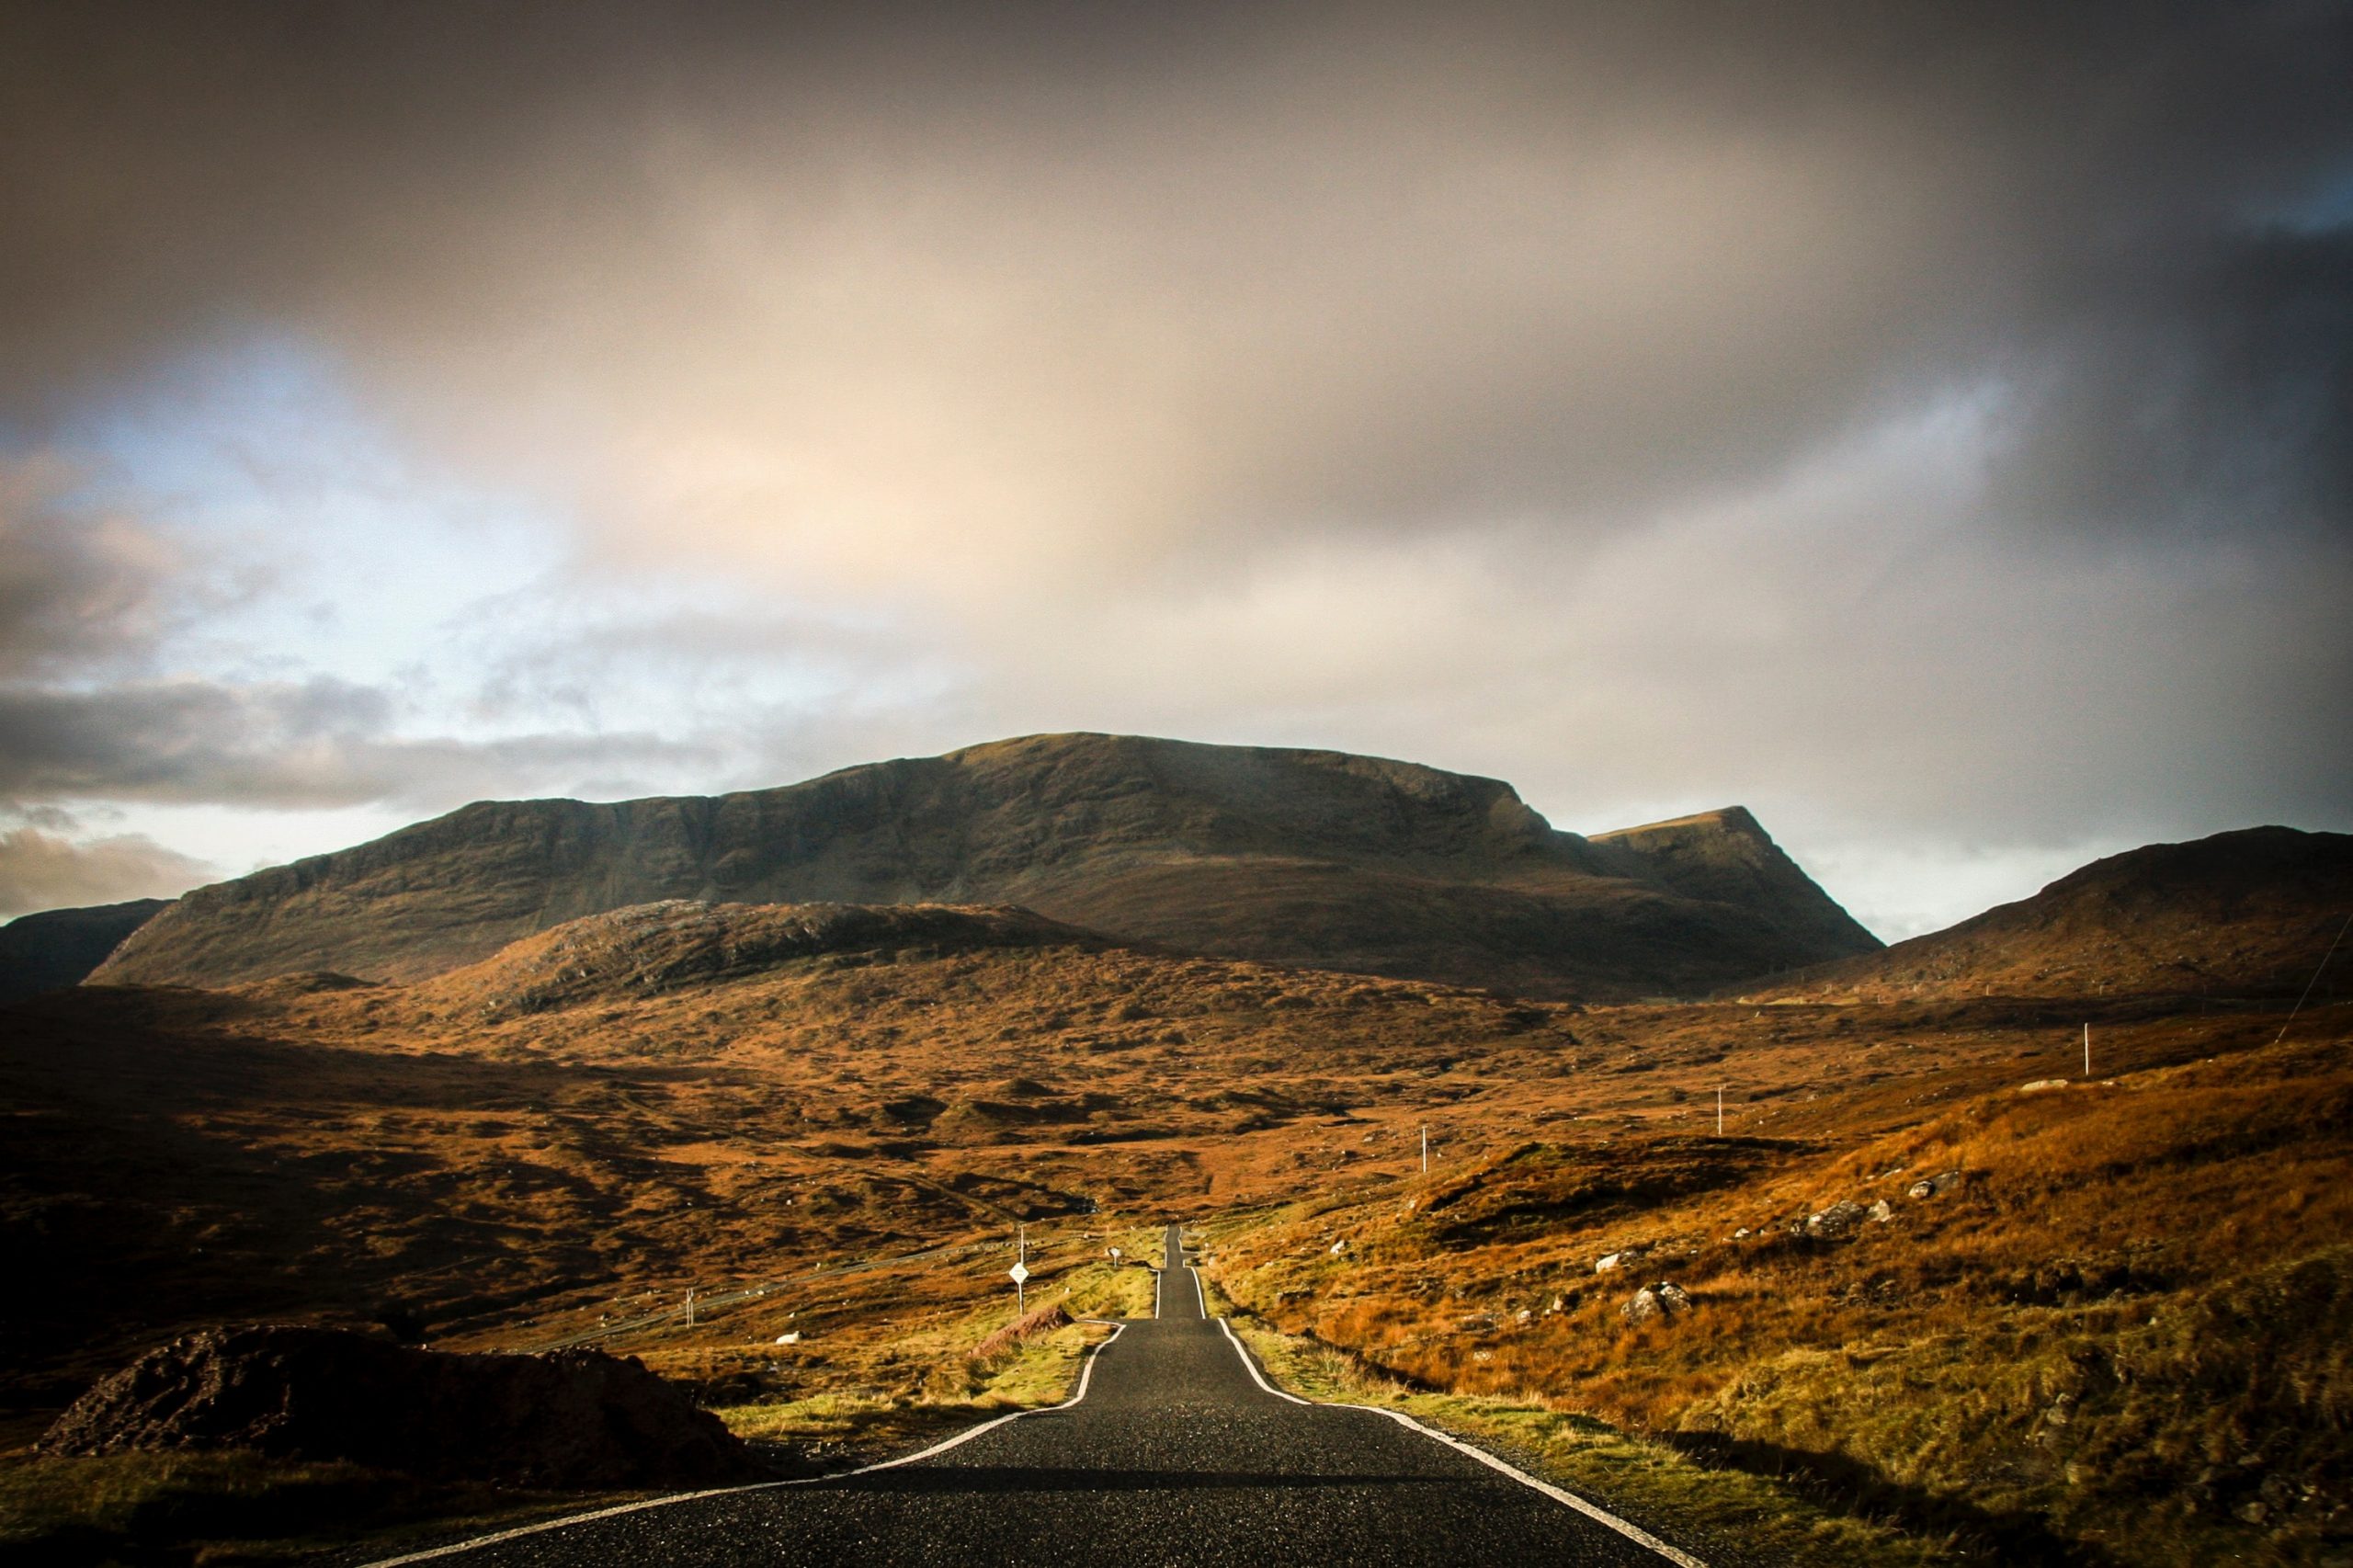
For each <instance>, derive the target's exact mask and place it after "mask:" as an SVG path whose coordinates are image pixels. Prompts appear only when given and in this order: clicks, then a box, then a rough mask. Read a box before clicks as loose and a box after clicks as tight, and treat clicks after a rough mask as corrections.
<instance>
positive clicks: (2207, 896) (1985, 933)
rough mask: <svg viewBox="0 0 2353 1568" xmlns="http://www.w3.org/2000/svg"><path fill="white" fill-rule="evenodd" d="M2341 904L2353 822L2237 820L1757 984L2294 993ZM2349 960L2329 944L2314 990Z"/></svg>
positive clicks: (1861, 992) (2029, 992)
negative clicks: (2305, 827)
mask: <svg viewBox="0 0 2353 1568" xmlns="http://www.w3.org/2000/svg"><path fill="white" fill-rule="evenodd" d="M2348 914H2353V835H2347V834H2341V833H2302V832H2299V831H2297V830H2296V829H2294V828H2287V827H2253V828H2245V829H2242V830H2240V831H2238V832H2235V833H2220V834H2216V835H2214V836H2212V837H2211V838H2201V839H2197V840H2194V841H2193V842H2190V843H2188V844H2152V845H2148V846H2143V847H2142V848H2139V849H2131V850H2127V851H2126V852H2125V853H2123V854H2121V855H2111V856H2109V858H2106V859H2104V860H2095V861H2093V862H2092V863H2091V864H2090V865H2088V866H2086V867H2084V868H2083V869H2081V870H2077V871H2071V872H2069V873H2068V874H2067V875H2066V876H2064V877H2062V878H2060V879H2059V880H2058V881H2055V882H2052V884H2051V885H2050V886H2049V887H2046V888H2044V889H2043V890H2042V891H2041V892H2039V893H2037V894H2035V895H2034V896H2033V897H2032V898H2029V899H2021V900H2019V901H2018V903H2006V904H2002V905H2000V906H1998V907H1996V908H1994V909H1989V910H1987V911H1986V912H1985V913H1984V914H1983V915H1977V916H1976V917H1974V918H1973V919H1970V920H1964V921H1962V922H1961V924H1960V925H1958V926H1952V927H1950V928H1949V929H1948V930H1943V931H1938V932H1934V933H1932V934H1930V935H1928V936H1926V937H1914V938H1913V939H1912V940H1910V941H1908V942H1899V943H1897V944H1896V945H1895V946H1894V947H1892V948H1890V949H1887V950H1886V951H1884V952H1881V953H1876V954H1873V955H1871V956H1870V957H1868V958H1863V959H1858V960H1848V961H1846V962H1841V963H1836V964H1831V965H1827V966H1825V967H1823V968H1820V969H1817V970H1813V971H1808V972H1807V973H1805V974H1802V975H1799V976H1793V977H1791V978H1790V980H1789V981H1787V982H1786V983H1782V984H1780V985H1779V986H1777V987H1776V988H1775V989H1774V990H1772V991H1770V992H1767V993H1762V994H1765V995H1770V996H1780V997H1789V998H1798V999H1803V998H1806V997H1817V998H1818V997H1820V996H1822V995H1824V994H1832V995H1840V996H1844V995H1854V996H1859V997H1863V998H1865V999H1870V1000H1881V1001H1885V1000H1900V999H1903V998H1904V997H1909V996H1935V995H1978V994H1984V993H1985V992H1987V991H1991V992H1993V993H1994V994H1997V995H2006V996H2094V995H2110V996H2113V995H2120V994H2127V993H2132V994H2150V993H2156V994H2175V995H2200V994H2203V995H2212V996H2232V995H2249V996H2257V995H2278V994H2292V993H2294V992H2297V991H2299V990H2301V989H2302V987H2303V986H2304V984H2305V983H2307V982H2309V981H2310V980H2311V979H2312V978H2313V972H2314V971H2315V969H2316V968H2317V966H2318V965H2319V964H2320V961H2321V960H2322V958H2323V956H2324V955H2325V953H2326V952H2327V951H2328V947H2329V943H2330V941H2331V939H2332V938H2333V937H2335V936H2336V932H2337V930H2338V929H2339V927H2340V926H2341V925H2342V923H2343V922H2344V920H2345V918H2346V916H2347V915H2348ZM2347 945H2348V947H2353V939H2348V943H2347ZM2338 965H2342V966H2346V967H2345V968H2344V969H2339V968H2338V967H2337V966H2338ZM2347 971H2353V953H2347V952H2344V951H2340V952H2339V953H2338V955H2337V958H2336V964H2334V965H2332V966H2331V971H2330V972H2331V973H2332V974H2335V975H2336V976H2338V978H2337V979H2336V982H2335V983H2334V984H2335V987H2336V988H2335V989H2334V990H2332V989H2331V983H2330V982H2329V981H2328V979H2327V977H2324V979H2323V984H2322V990H2321V992H2320V994H2321V995H2324V996H2325V995H2330V994H2336V995H2341V994H2344V988H2345V986H2347V984H2348V983H2353V982H2348V981H2347V980H2346V979H2345V978H2344V976H2345V975H2346V974H2347Z"/></svg>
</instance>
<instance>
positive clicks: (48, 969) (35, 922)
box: [0, 898, 169, 1003]
mask: <svg viewBox="0 0 2353 1568" xmlns="http://www.w3.org/2000/svg"><path fill="white" fill-rule="evenodd" d="M168 902H169V901H168V900H166V899H160V898H135V899H132V900H131V902H130V903H101V904H94V905H92V906H90V907H89V908H87V909H44V910H42V911H41V912H40V914H38V915H18V916H17V918H16V919H14V920H11V921H9V922H8V924H6V926H0V1003H5V1002H15V1001H17V1000H20V999H21V998H23V997H27V996H38V995H40V994H41V993H42V992H44V991H56V990H59V989H61V988H63V987H64V986H68V985H78V984H80V983H81V982H82V977H83V976H85V975H86V974H88V973H89V972H90V971H92V970H94V969H96V968H97V967H98V965H99V964H101V963H103V962H105V961H106V956H107V955H108V953H110V952H112V951H114V949H115V948H116V947H117V945H119V943H120V942H121V941H122V939H123V938H124V937H128V936H130V935H131V933H132V932H133V931H136V930H138V929H139V927H141V926H144V925H146V924H147V922H148V921H149V920H151V919H153V918H154V915H155V912H156V911H157V910H159V909H162V908H163V907H164V906H165V903H168Z"/></svg>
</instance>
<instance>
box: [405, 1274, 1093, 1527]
mask: <svg viewBox="0 0 2353 1568" xmlns="http://www.w3.org/2000/svg"><path fill="white" fill-rule="evenodd" d="M1079 1321H1080V1322H1081V1323H1095V1324H1100V1323H1104V1322H1105V1321H1106V1320H1104V1319H1102V1318H1081V1319H1080V1320H1079ZM1109 1327H1110V1329H1111V1332H1110V1333H1109V1334H1108V1335H1104V1336H1103V1337H1102V1338H1101V1339H1099V1340H1097V1342H1096V1343H1095V1344H1093V1345H1091V1346H1088V1347H1087V1351H1086V1359H1085V1360H1083V1361H1082V1362H1080V1363H1079V1369H1078V1388H1077V1391H1076V1392H1074V1393H1073V1394H1072V1395H1071V1396H1070V1397H1069V1398H1068V1399H1066V1400H1064V1401H1063V1402H1062V1403H1060V1404H1052V1405H1042V1406H1040V1407H1039V1408H1037V1409H1034V1410H1013V1411H1007V1412H1006V1414H1005V1415H999V1416H995V1417H993V1418H991V1419H989V1420H987V1421H983V1422H982V1423H981V1424H980V1425H979V1426H972V1427H969V1428H967V1429H966V1430H964V1431H961V1432H959V1433H957V1434H956V1435H955V1436H954V1437H949V1438H947V1439H945V1440H944V1441H941V1442H938V1443H934V1444H933V1445H932V1446H931V1447H929V1448H927V1449H923V1450H922V1451H921V1452H918V1453H912V1454H902V1455H901V1456H899V1457H898V1458H897V1459H892V1460H879V1461H877V1462H876V1463H873V1464H866V1465H860V1466H858V1468H857V1469H856V1470H845V1471H835V1473H833V1474H831V1475H801V1476H795V1477H793V1478H792V1479H791V1480H789V1481H756V1482H753V1483H750V1484H748V1485H745V1486H714V1487H710V1488H708V1489H706V1490H704V1491H700V1492H679V1493H674V1494H671V1495H669V1496H667V1497H649V1498H647V1499H645V1500H644V1501H642V1502H639V1503H624V1504H621V1505H620V1506H618V1507H612V1508H597V1509H594V1510H592V1511H591V1512H588V1513H585V1514H570V1515H566V1516H565V1517H563V1518H560V1519H548V1520H545V1521H543V1522H541V1523H540V1524H536V1525H524V1526H521V1527H519V1528H516V1529H510V1530H500V1531H498V1532H497V1533H496V1534H494V1535H483V1536H476V1537H474V1538H473V1539H472V1540H460V1541H452V1542H451V1543H449V1545H447V1546H436V1547H431V1548H428V1549H427V1550H426V1551H411V1552H406V1553H404V1554H403V1555H401V1556H398V1557H383V1558H378V1559H377V1560H375V1561H374V1562H369V1563H366V1564H363V1568H402V1565H403V1564H404V1563H409V1562H433V1561H434V1560H436V1559H438V1558H443V1557H454V1556H457V1555H458V1554H459V1553H460V1552H466V1551H476V1550H478V1549H480V1548H482V1547H485V1546H496V1545H499V1544H500V1543H501V1542H504V1541H509V1540H520V1539H521V1538H523V1537H524V1536H532V1535H544V1534H546V1533H547V1532H548V1531H550V1530H560V1529H568V1528H571V1527H573V1526H574V1525H586V1524H594V1523H596V1522H597V1520H598V1519H611V1518H618V1517H620V1516H622V1515H623V1514H642V1513H644V1512H645V1511H646V1510H648V1509H651V1508H667V1507H670V1506H673V1505H675V1504H678V1503H694V1502H699V1501H700V1500H701V1499H703V1498H706V1497H731V1496H737V1495H740V1494H744V1493H747V1492H774V1491H778V1490H780V1489H781V1488H784V1487H788V1486H814V1485H817V1484H818V1483H823V1482H832V1481H847V1480H848V1479H849V1478H850V1477H852V1476H858V1475H871V1474H873V1473H874V1472H875V1471H882V1470H896V1469H898V1468H899V1467H900V1466H901V1465H908V1464H915V1463H917V1462H919V1461H921V1460H927V1459H932V1458H935V1457H937V1456H938V1455H940V1454H944V1453H946V1452H947V1451H948V1450H949V1449H955V1448H961V1447H962V1446H963V1445H964V1444H966V1443H969V1442H971V1441H972V1439H973V1438H975V1437H980V1436H982V1435H983V1434H984V1433H988V1432H994V1431H995V1430H996V1429H997V1428H998V1427H999V1426H1005V1425H1006V1423H1007V1422H1011V1421H1018V1420H1020V1419H1021V1418H1022V1417H1023V1416H1025V1415H1050V1414H1051V1413H1053V1412H1055V1411H1061V1410H1068V1409H1069V1408H1070V1407H1071V1406H1073V1405H1074V1404H1076V1403H1079V1402H1080V1401H1081V1400H1083V1399H1085V1398H1086V1391H1087V1388H1088V1387H1089V1385H1091V1384H1092V1383H1093V1382H1094V1381H1095V1358H1097V1356H1099V1355H1101V1354H1102V1353H1103V1350H1104V1348H1105V1346H1108V1345H1110V1344H1112V1343H1113V1342H1114V1341H1116V1340H1117V1339H1118V1338H1119V1337H1120V1335H1121V1334H1123V1333H1125V1332H1126V1331H1127V1324H1109Z"/></svg>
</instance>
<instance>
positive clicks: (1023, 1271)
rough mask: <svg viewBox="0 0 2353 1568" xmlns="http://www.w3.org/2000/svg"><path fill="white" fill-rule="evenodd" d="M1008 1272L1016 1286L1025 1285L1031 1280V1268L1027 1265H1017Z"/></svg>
mask: <svg viewBox="0 0 2353 1568" xmlns="http://www.w3.org/2000/svg"><path fill="white" fill-rule="evenodd" d="M1006 1273H1007V1274H1009V1275H1011V1276H1012V1277H1013V1282H1014V1283H1015V1284H1016V1285H1020V1284H1024V1283H1026V1282H1027V1281H1028V1280H1029V1265H1028V1264H1026V1263H1017V1264H1015V1265H1014V1266H1013V1267H1010V1268H1008V1269H1006Z"/></svg>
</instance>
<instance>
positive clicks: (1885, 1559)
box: [1214, 1296, 1959, 1568]
mask: <svg viewBox="0 0 2353 1568" xmlns="http://www.w3.org/2000/svg"><path fill="white" fill-rule="evenodd" d="M1214 1299H1215V1300H1216V1301H1218V1302H1221V1303H1222V1301H1223V1298H1222V1296H1218V1297H1216V1298H1214ZM1222 1315H1225V1316H1227V1317H1229V1318H1230V1319H1231V1321H1232V1322H1233V1327H1234V1330H1235V1332H1236V1333H1238V1334H1239V1335H1241V1336H1242V1339H1243V1342H1244V1343H1245V1345H1247V1346H1249V1348H1250V1351H1251V1353H1252V1354H1253V1355H1255V1356H1256V1357H1257V1358H1258V1361H1259V1364H1260V1365H1261V1366H1263V1367H1264V1368H1265V1369H1266V1370H1267V1376H1268V1377H1269V1379H1271V1380H1272V1381H1275V1382H1276V1383H1278V1384H1279V1385H1280V1386H1281V1387H1283V1388H1286V1389H1289V1390H1290V1391H1292V1392H1296V1393H1301V1394H1304V1395H1306V1396H1307V1397H1308V1398H1310V1399H1318V1400H1326V1401H1331V1402H1335V1403H1347V1404H1370V1405H1379V1406H1381V1407H1384V1408H1387V1409H1392V1410H1399V1411H1403V1412H1404V1413H1405V1414H1406V1415H1411V1416H1413V1417H1414V1419H1415V1420H1416V1421H1420V1422H1422V1423H1424V1424H1426V1425H1427V1426H1434V1427H1436V1428H1438V1430H1440V1431H1444V1432H1448V1433H1450V1434H1452V1435H1453V1436H1455V1437H1461V1438H1463V1439H1465V1440H1466V1441H1469V1442H1472V1443H1475V1444H1477V1445H1478V1446H1479V1447H1481V1448H1483V1449H1486V1450H1488V1451H1489V1452H1491V1453H1494V1454H1496V1455H1498V1456H1499V1457H1501V1458H1503V1459H1506V1460H1509V1461H1510V1462H1511V1463H1513V1464H1515V1465H1518V1467H1519V1468H1520V1469H1522V1470H1525V1471H1528V1472H1529V1474H1531V1475H1534V1476H1537V1477H1540V1479H1542V1480H1546V1481H1550V1482H1552V1483H1554V1484H1555V1485H1558V1486H1562V1487H1565V1488H1567V1489H1568V1490H1570V1491H1572V1492H1575V1493H1577V1494H1580V1495H1582V1496H1586V1497H1590V1498H1592V1499H1594V1500H1596V1501H1597V1502H1599V1503H1601V1504H1602V1505H1603V1506H1606V1507H1608V1509H1609V1510H1610V1511H1611V1512H1613V1513H1616V1514H1619V1515H1620V1516H1621V1517H1625V1518H1627V1519H1629V1520H1631V1521H1632V1522H1634V1523H1636V1524H1638V1525H1641V1526H1642V1527H1643V1528H1645V1529H1648V1530H1650V1531H1652V1532H1653V1533H1654V1534H1655V1535H1657V1536H1659V1537H1660V1538H1662V1539H1663V1540H1668V1541H1671V1542H1673V1543H1675V1544H1676V1545H1678V1546H1680V1547H1682V1548H1684V1550H1686V1551H1690V1552H1692V1553H1693V1554H1694V1555H1696V1556H1699V1557H1700V1558H1702V1559H1704V1560H1705V1561H1707V1562H1710V1563H1711V1564H1715V1565H1717V1568H1738V1565H1742V1564H1758V1565H1762V1564H1766V1563H1790V1562H1802V1563H1806V1564H1809V1565H1813V1564H1821V1565H1823V1568H1890V1565H1902V1564H1922V1565H1927V1564H1941V1563H1948V1562H1956V1561H1959V1558H1958V1557H1957V1555H1956V1554H1955V1552H1954V1551H1953V1549H1952V1546H1951V1543H1950V1542H1949V1541H1947V1540H1936V1539H1930V1538H1928V1537H1925V1536H1922V1535H1918V1534H1915V1533H1911V1532H1907V1531H1905V1530H1904V1529H1902V1528H1898V1527H1897V1526H1895V1525H1893V1524H1891V1523H1888V1522H1885V1521H1882V1520H1878V1519H1872V1518H1864V1517H1854V1516H1851V1515H1847V1514H1844V1513H1840V1512H1838V1511H1836V1510H1834V1509H1831V1508H1829V1507H1826V1506H1824V1505H1823V1504H1821V1503H1820V1502H1818V1501H1816V1500H1814V1499H1813V1498H1811V1497H1808V1496H1806V1495H1803V1494H1801V1493H1800V1492H1798V1491H1797V1490H1796V1489H1794V1488H1793V1487H1790V1486H1788V1485H1785V1484H1784V1483H1781V1482H1779V1481H1778V1480H1776V1479H1774V1478H1771V1477H1768V1476H1763V1475H1757V1474H1754V1473H1751V1472H1749V1471H1742V1470H1734V1469H1719V1468H1716V1467H1714V1466H1711V1465H1708V1464H1704V1463H1701V1462H1699V1461H1698V1460H1694V1459H1692V1458H1691V1457H1689V1456H1688V1455H1686V1454H1683V1453H1680V1452H1678V1451H1677V1450H1676V1449H1673V1448H1671V1447H1669V1446H1667V1445H1666V1444H1664V1443H1659V1442H1654V1441H1650V1440H1647V1439H1644V1438H1642V1437H1635V1436H1632V1435H1631V1434H1629V1433H1626V1432H1622V1431H1620V1430H1619V1429H1618V1428H1617V1427H1614V1426H1609V1425H1608V1423H1606V1422H1602V1421H1597V1420H1595V1419H1594V1418H1593V1417H1591V1416H1588V1415H1579V1414H1577V1413H1575V1412H1574V1411H1566V1410H1560V1409H1555V1408H1552V1406H1550V1405H1548V1404H1541V1403H1533V1402H1520V1401H1513V1400H1508V1399H1501V1398H1495V1397H1490V1396H1471V1395H1461V1394H1443V1393H1428V1392H1415V1391H1413V1390H1410V1389H1408V1388H1406V1387H1405V1386H1404V1384H1402V1383H1400V1382H1397V1381H1394V1380H1392V1379H1390V1378H1387V1377H1384V1376H1382V1375H1381V1374H1380V1373H1379V1372H1377V1371H1374V1370H1372V1369H1369V1368H1367V1367H1366V1366H1365V1365H1364V1364H1363V1363H1362V1362H1360V1361H1358V1360H1357V1359H1356V1358H1354V1357H1352V1356H1349V1355H1347V1353H1346V1352H1344V1351H1341V1350H1339V1349H1336V1348H1335V1347H1334V1346H1328V1345H1324V1344H1321V1343H1319V1342H1317V1341H1314V1340H1311V1339H1306V1338H1302V1337H1300V1336H1297V1335H1286V1334H1281V1333H1279V1332H1277V1331H1275V1330H1274V1329H1271V1328H1269V1327H1268V1326H1267V1324H1264V1323H1262V1322H1260V1321H1258V1320H1257V1319H1256V1318H1253V1317H1250V1316H1248V1315H1247V1314H1241V1313H1235V1312H1232V1311H1231V1310H1230V1309H1229V1310H1225V1311H1224V1312H1222Z"/></svg>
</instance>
